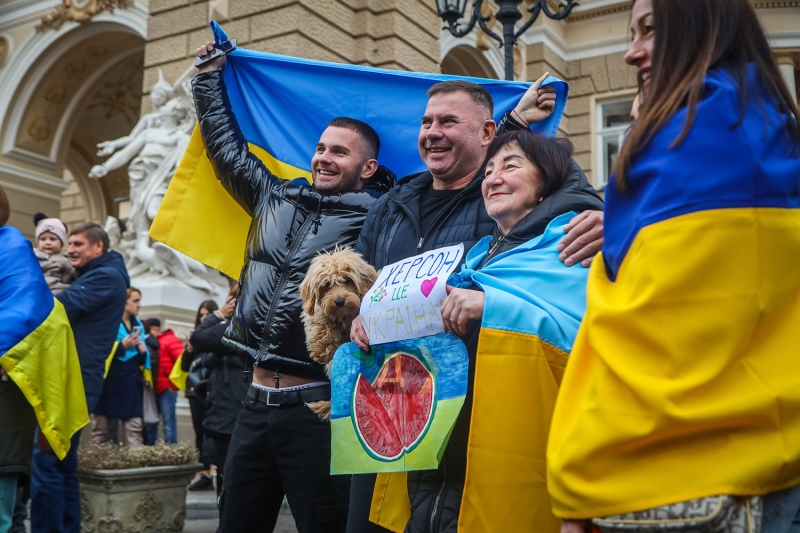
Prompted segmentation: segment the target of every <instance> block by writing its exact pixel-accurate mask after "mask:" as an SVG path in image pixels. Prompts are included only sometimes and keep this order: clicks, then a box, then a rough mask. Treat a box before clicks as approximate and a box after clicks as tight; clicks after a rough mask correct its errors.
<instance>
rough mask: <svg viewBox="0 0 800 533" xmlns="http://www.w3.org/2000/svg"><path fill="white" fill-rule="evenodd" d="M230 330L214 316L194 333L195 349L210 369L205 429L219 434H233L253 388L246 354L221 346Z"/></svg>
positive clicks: (212, 314)
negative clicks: (245, 400) (244, 403)
mask: <svg viewBox="0 0 800 533" xmlns="http://www.w3.org/2000/svg"><path fill="white" fill-rule="evenodd" d="M227 327H228V322H227V320H224V319H222V318H220V317H218V316H217V315H215V314H214V313H211V314H210V315H208V316H207V317H206V318H205V320H203V322H201V323H200V325H199V326H197V329H195V330H194V333H193V334H192V346H193V347H194V349H195V350H197V351H199V352H206V353H204V354H202V357H203V361H202V365H203V366H204V367H206V368H208V369H209V370H210V375H209V377H208V393H207V394H206V399H205V410H204V412H203V429H204V430H206V431H208V432H209V433H214V434H216V435H231V434H233V427H234V426H235V425H236V416H237V415H238V414H239V408H240V407H241V406H242V400H244V397H245V395H246V394H247V387H248V386H249V385H250V380H251V376H252V373H251V372H248V370H249V369H250V367H251V366H252V361H249V360H248V358H247V356H246V355H243V354H242V353H241V352H239V351H237V350H234V349H233V348H230V347H228V346H226V345H224V344H223V343H222V339H223V336H224V335H225V330H226V329H227Z"/></svg>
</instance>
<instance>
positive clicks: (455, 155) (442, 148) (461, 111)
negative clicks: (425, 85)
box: [417, 91, 494, 183]
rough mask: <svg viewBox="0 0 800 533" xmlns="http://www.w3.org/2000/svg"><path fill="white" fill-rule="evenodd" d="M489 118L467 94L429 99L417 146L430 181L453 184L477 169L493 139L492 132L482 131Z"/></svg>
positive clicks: (434, 96) (487, 111)
mask: <svg viewBox="0 0 800 533" xmlns="http://www.w3.org/2000/svg"><path fill="white" fill-rule="evenodd" d="M491 118H492V117H491V116H490V115H489V110H488V109H486V108H484V107H482V106H481V105H479V104H478V103H477V102H475V100H473V98H472V96H470V95H469V93H467V92H464V91H456V92H451V93H438V94H434V95H433V96H431V97H430V99H429V100H428V105H427V107H426V108H425V114H424V115H423V116H422V124H421V126H420V129H419V137H418V139H417V143H418V148H419V155H420V157H421V158H422V160H423V161H424V162H425V166H426V167H428V170H429V171H430V173H431V174H432V175H433V177H434V178H436V179H437V180H439V181H441V182H443V183H455V182H458V181H459V180H462V179H463V178H464V177H465V176H469V175H471V174H474V173H475V172H476V171H477V170H478V169H480V167H481V165H482V164H483V159H484V157H485V156H486V147H487V146H488V144H489V142H491V140H492V137H493V136H494V130H493V129H492V131H491V134H489V132H488V130H489V129H490V128H486V127H485V124H486V123H487V121H488V122H491ZM491 123H492V125H493V124H494V123H493V122H491Z"/></svg>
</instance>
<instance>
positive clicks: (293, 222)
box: [193, 43, 394, 533]
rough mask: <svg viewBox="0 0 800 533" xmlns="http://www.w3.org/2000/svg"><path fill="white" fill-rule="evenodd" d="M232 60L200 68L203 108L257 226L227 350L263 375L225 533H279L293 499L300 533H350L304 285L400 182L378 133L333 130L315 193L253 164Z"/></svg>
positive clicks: (243, 436) (238, 457) (238, 438)
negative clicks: (381, 161) (225, 73)
mask: <svg viewBox="0 0 800 533" xmlns="http://www.w3.org/2000/svg"><path fill="white" fill-rule="evenodd" d="M212 48H213V45H212V44H211V43H208V44H207V45H206V46H204V47H201V48H199V49H198V51H197V54H198V56H201V57H202V56H205V55H207V53H208V52H209V51H211V50H212ZM224 60H225V59H224V57H222V58H218V59H216V60H214V61H212V62H210V63H207V64H205V65H204V66H202V67H201V68H200V69H198V75H197V77H195V79H194V81H193V88H194V99H195V104H196V106H197V116H198V119H199V122H200V131H201V133H202V135H203V140H204V142H205V145H206V150H207V153H208V155H209V159H210V160H211V163H212V165H213V167H214V171H215V173H216V175H217V178H218V179H219V180H220V181H221V183H222V185H223V186H224V187H225V189H226V190H227V191H228V193H229V194H230V195H231V196H232V197H233V198H234V199H235V200H236V201H237V202H238V203H239V205H241V206H242V208H244V209H245V211H246V212H247V213H248V214H249V215H250V216H251V217H252V222H251V225H250V231H249V233H248V237H247V245H246V258H245V264H244V268H243V269H242V274H241V278H240V280H239V284H240V286H241V289H240V293H239V297H238V299H237V302H236V307H235V309H234V312H233V316H232V317H231V320H230V325H229V326H228V329H227V331H226V333H225V338H224V342H225V343H226V344H227V345H228V346H230V347H233V348H236V349H238V350H239V351H241V352H243V353H244V354H245V355H247V356H249V357H250V358H251V359H252V360H253V361H254V362H255V368H254V372H253V384H252V385H251V386H250V388H249V389H248V392H247V398H245V401H244V405H243V407H242V410H241V411H240V413H239V417H238V419H237V421H236V426H235V428H234V430H233V434H232V436H231V443H230V448H229V450H228V459H227V462H226V465H225V484H224V488H223V492H222V494H221V495H220V531H222V532H223V533H233V532H235V533H240V532H247V531H272V529H273V528H274V526H275V522H276V520H277V517H278V512H279V510H280V506H281V503H282V501H283V497H284V494H285V495H286V497H287V499H288V501H289V507H290V508H291V510H292V514H293V515H294V519H295V523H296V525H297V529H298V531H299V532H300V533H305V532H308V533H311V532H325V531H341V530H342V529H343V527H344V524H345V521H346V516H347V505H348V495H349V483H350V480H349V476H331V475H330V473H329V472H330V455H331V448H330V439H331V431H330V424H328V423H326V422H321V421H320V420H319V418H318V417H317V415H316V414H315V413H313V412H312V411H311V410H310V409H308V407H306V406H305V405H304V404H305V403H308V402H314V401H318V400H329V399H330V382H329V381H328V379H327V377H326V375H325V370H324V368H323V366H322V365H319V364H317V363H315V362H314V361H312V360H311V358H310V357H309V355H308V350H307V349H306V343H305V333H304V329H303V323H302V321H301V318H300V315H301V311H302V309H301V301H300V294H299V285H300V282H301V281H302V280H303V278H304V277H305V274H306V271H307V270H308V266H309V264H310V262H311V260H312V259H313V258H314V257H315V256H316V255H317V254H318V253H319V252H322V251H326V250H332V249H333V248H334V247H335V246H337V245H340V246H341V245H352V244H354V243H355V241H356V239H357V237H358V233H359V231H360V229H361V226H362V225H363V223H364V219H365V218H366V215H367V211H368V210H369V208H370V207H371V206H372V204H373V203H374V202H375V200H376V199H377V198H378V197H380V196H381V195H382V194H383V193H384V192H386V191H388V190H389V189H390V188H391V187H392V186H393V184H394V175H393V174H391V172H389V171H388V170H386V169H384V168H383V167H379V166H378V162H377V160H376V157H377V155H378V149H379V144H380V141H379V139H378V135H377V133H375V131H374V130H373V129H372V128H371V127H370V126H368V125H367V124H365V123H363V122H360V121H357V120H353V119H335V120H334V121H332V122H331V124H329V126H328V128H326V129H325V131H324V132H322V135H321V137H320V140H319V143H318V144H317V148H316V154H315V155H314V157H313V158H312V160H311V168H312V172H313V177H314V186H313V187H311V186H309V184H308V183H307V182H306V181H305V180H295V181H292V182H288V183H287V182H283V181H281V180H279V179H278V178H277V177H275V176H274V175H272V174H271V173H270V172H269V170H268V169H267V168H266V167H265V166H264V165H263V164H262V163H261V161H260V160H259V159H258V158H256V157H255V156H254V155H253V154H251V153H249V150H248V148H247V141H246V140H245V139H244V137H243V135H242V133H241V130H240V129H239V126H238V123H237V121H236V117H234V115H233V112H232V111H231V106H230V102H229V101H228V97H227V93H226V90H225V85H224V82H223V78H222V75H221V72H219V69H221V68H222V65H223V63H224Z"/></svg>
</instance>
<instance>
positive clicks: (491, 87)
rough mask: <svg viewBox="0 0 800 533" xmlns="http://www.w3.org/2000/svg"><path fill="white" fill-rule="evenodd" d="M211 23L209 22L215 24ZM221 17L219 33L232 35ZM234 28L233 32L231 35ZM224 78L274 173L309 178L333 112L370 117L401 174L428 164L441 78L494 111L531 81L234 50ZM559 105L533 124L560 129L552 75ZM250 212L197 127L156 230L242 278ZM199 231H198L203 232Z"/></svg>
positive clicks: (548, 131) (243, 124) (389, 161)
mask: <svg viewBox="0 0 800 533" xmlns="http://www.w3.org/2000/svg"><path fill="white" fill-rule="evenodd" d="M214 25H215V23H212V27H214ZM220 31H221V30H220V29H219V27H218V26H216V33H217V38H218V39H224V38H226V37H225V36H224V33H219V32H220ZM234 37H235V36H234ZM223 78H224V80H225V86H226V88H227V92H228V98H229V100H230V102H231V107H232V110H233V113H234V114H235V116H236V119H237V121H238V123H239V126H240V128H241V130H242V133H243V135H244V137H245V139H247V141H248V144H249V148H250V150H251V152H252V153H253V154H255V155H256V156H257V157H258V158H259V159H261V161H262V162H263V163H264V165H265V166H266V167H267V168H268V169H269V170H270V171H271V172H272V173H273V174H275V175H276V176H277V177H279V178H282V179H294V178H298V177H304V178H306V179H309V180H310V179H311V172H310V170H311V168H310V162H311V157H312V155H313V153H314V149H315V146H316V144H317V142H318V140H319V136H320V134H321V133H322V131H323V130H324V129H325V127H326V126H327V124H328V123H329V122H330V121H331V120H332V119H333V118H336V117H340V116H346V117H350V118H355V119H358V120H362V121H364V122H366V123H368V124H369V125H370V126H372V127H373V128H375V130H376V131H377V132H378V134H379V136H380V138H381V140H382V143H381V150H380V154H379V156H378V160H379V162H380V163H381V164H382V165H384V166H386V167H388V168H389V169H390V170H392V171H393V172H394V173H395V174H396V175H398V176H405V175H409V174H413V173H416V172H422V171H423V170H425V167H424V164H423V162H422V160H421V159H420V157H419V153H418V151H417V135H418V132H419V127H420V118H421V117H422V114H423V113H424V110H425V106H426V103H427V99H428V96H427V94H426V91H427V90H428V89H429V88H430V87H431V86H432V85H434V84H435V83H438V82H440V81H446V80H455V79H467V80H469V81H473V82H475V83H478V84H479V85H481V86H483V87H484V88H486V89H487V90H488V91H489V92H490V93H491V94H492V97H493V98H494V100H495V118H497V119H499V117H500V116H501V115H502V114H503V113H504V112H505V111H506V110H508V109H513V108H514V106H516V104H517V102H518V101H519V99H520V98H521V97H522V95H523V94H524V92H525V91H526V90H527V89H528V87H529V86H530V84H529V83H525V82H508V81H501V80H487V79H476V78H460V77H456V76H448V75H442V74H431V73H419V72H403V71H396V70H386V69H377V68H371V67H363V66H358V65H344V64H336V63H325V62H321V61H312V60H308V59H299V58H294V57H285V56H279V55H274V54H267V53H263V52H255V51H250V50H244V49H237V50H235V51H233V52H231V53H230V54H228V56H227V63H226V65H225V67H224V68H223ZM545 84H546V85H549V84H552V85H553V86H555V88H556V95H557V99H556V108H555V110H554V112H553V114H552V115H551V116H550V117H549V118H548V119H547V120H545V121H543V122H542V123H540V124H537V125H536V131H538V132H540V133H542V134H544V135H548V136H551V137H552V136H555V134H556V132H557V130H558V124H559V121H560V119H561V115H562V114H563V111H564V106H565V105H566V100H567V92H568V87H567V84H566V83H564V82H563V81H561V80H558V79H557V78H553V77H550V78H548V79H547V80H546V81H545ZM249 225H250V217H249V216H248V215H247V213H245V211H244V210H243V209H242V208H241V207H240V206H239V205H238V204H237V203H236V202H235V201H234V200H233V199H232V198H230V196H229V195H228V194H227V193H226V192H225V190H224V189H223V188H222V186H221V185H220V184H219V182H218V181H217V180H216V179H215V177H214V172H213V169H212V167H211V163H210V162H209V160H208V158H207V156H206V154H205V146H204V145H203V140H202V138H201V136H200V132H199V129H198V128H195V131H194V133H193V134H192V138H191V140H190V142H189V146H188V148H187V150H186V153H185V154H184V157H183V159H182V160H181V163H180V165H179V166H178V169H177V171H176V173H175V176H174V177H173V179H172V182H171V184H170V186H169V190H168V191H167V194H166V196H165V198H164V201H163V202H162V204H161V208H160V209H159V212H158V215H157V217H156V219H155V221H154V222H153V226H152V228H151V230H150V235H151V236H152V237H153V238H154V239H156V240H159V241H161V242H164V243H166V244H168V245H169V246H172V247H173V248H175V249H177V250H180V251H181V252H183V253H185V254H187V255H189V256H190V257H193V258H195V259H197V260H199V261H201V262H203V263H205V264H207V265H209V266H212V267H214V268H217V269H219V270H221V271H222V272H224V273H226V274H228V275H229V276H231V277H233V278H238V276H239V271H240V270H241V266H242V262H243V260H244V246H245V241H246V236H247V231H248V229H249ZM201 235H202V236H203V237H202V238H200V237H199V236H201Z"/></svg>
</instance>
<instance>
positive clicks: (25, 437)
mask: <svg viewBox="0 0 800 533" xmlns="http://www.w3.org/2000/svg"><path fill="white" fill-rule="evenodd" d="M10 214H11V208H10V205H9V203H8V196H7V195H6V191H5V190H4V189H3V188H2V187H0V249H1V250H2V252H0V256H2V257H3V262H2V263H0V268H2V270H0V282H2V283H3V284H8V283H14V277H13V276H14V275H15V274H16V275H19V274H20V273H21V271H22V270H27V271H30V270H32V269H35V268H36V261H35V259H34V258H33V257H30V256H31V255H32V251H31V248H30V243H28V241H27V240H26V239H25V238H24V237H23V236H22V235H21V234H20V233H19V232H18V231H17V230H16V229H14V228H7V227H4V226H5V225H6V222H8V217H9V216H10ZM25 256H28V260H27V261H26V260H23V259H22V258H23V257H25ZM7 269H12V272H7V271H5V270H7ZM42 283H44V281H42ZM6 294H11V293H6V292H4V291H0V306H2V307H6V306H8V307H7V308H10V307H11V306H14V305H15V302H14V301H10V300H8V299H6ZM0 355H2V353H0ZM35 429H36V416H35V415H34V412H33V407H31V404H30V403H28V400H27V399H26V398H25V395H24V394H22V391H21V390H20V388H19V387H18V386H17V385H16V383H14V381H13V380H12V379H11V378H9V376H8V374H6V371H5V370H4V369H3V368H2V367H0V433H2V437H0V531H10V528H11V527H12V515H15V514H16V513H15V511H14V506H15V502H16V501H17V499H18V480H19V479H20V478H21V477H22V476H26V477H27V476H28V475H29V474H30V467H31V457H32V456H33V439H31V436H33V433H34V431H35ZM22 518H23V527H22V531H23V532H24V531H25V526H24V515H23V517H22Z"/></svg>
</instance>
